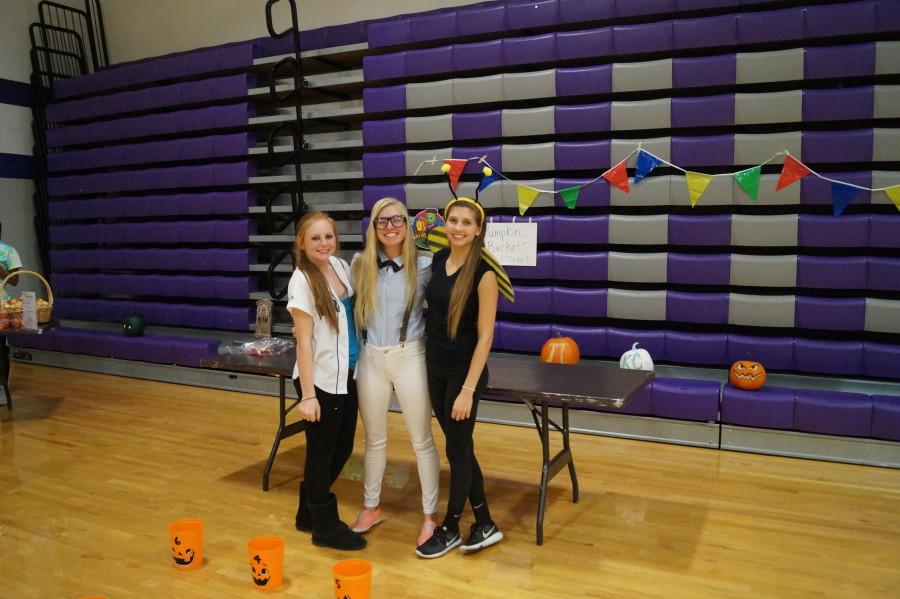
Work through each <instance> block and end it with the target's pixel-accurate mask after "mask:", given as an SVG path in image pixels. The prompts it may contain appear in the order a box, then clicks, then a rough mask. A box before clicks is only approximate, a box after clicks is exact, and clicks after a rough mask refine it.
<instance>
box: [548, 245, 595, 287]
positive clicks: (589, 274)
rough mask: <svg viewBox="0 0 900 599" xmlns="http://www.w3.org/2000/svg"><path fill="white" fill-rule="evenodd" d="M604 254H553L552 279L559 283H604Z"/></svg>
mask: <svg viewBox="0 0 900 599" xmlns="http://www.w3.org/2000/svg"><path fill="white" fill-rule="evenodd" d="M607 257H608V255H607V253H606V252H564V251H554V252H553V278H554V279H558V280H560V281H605V280H606V279H607V276H608V273H607Z"/></svg>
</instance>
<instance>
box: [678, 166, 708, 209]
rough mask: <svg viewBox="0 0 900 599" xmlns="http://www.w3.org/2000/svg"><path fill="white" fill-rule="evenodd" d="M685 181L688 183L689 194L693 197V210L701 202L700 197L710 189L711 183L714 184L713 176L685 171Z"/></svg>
mask: <svg viewBox="0 0 900 599" xmlns="http://www.w3.org/2000/svg"><path fill="white" fill-rule="evenodd" d="M684 180H685V182H686V183H687V188H688V194H690V196H691V208H693V207H694V206H696V205H697V202H699V201H700V196H702V195H703V192H704V191H706V188H707V187H709V184H710V182H712V175H704V174H703V173H694V172H692V171H684Z"/></svg>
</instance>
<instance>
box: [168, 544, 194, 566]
mask: <svg viewBox="0 0 900 599" xmlns="http://www.w3.org/2000/svg"><path fill="white" fill-rule="evenodd" d="M194 557H196V556H195V555H194V550H193V548H191V547H188V546H187V545H186V544H185V542H184V541H182V540H181V539H180V538H179V537H175V539H174V545H172V559H173V560H175V565H176V566H181V567H184V566H190V565H191V564H193V563H194Z"/></svg>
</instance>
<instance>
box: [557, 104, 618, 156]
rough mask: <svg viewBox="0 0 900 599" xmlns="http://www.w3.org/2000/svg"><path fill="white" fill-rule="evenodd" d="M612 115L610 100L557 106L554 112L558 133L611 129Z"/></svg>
mask: <svg viewBox="0 0 900 599" xmlns="http://www.w3.org/2000/svg"><path fill="white" fill-rule="evenodd" d="M611 115H612V109H611V105H610V103H609V102H599V103H597V104H581V105H575V106H557V107H556V110H555V114H554V121H555V123H554V125H555V129H556V133H588V132H593V131H609V130H610V124H611ZM603 164H605V163H603Z"/></svg>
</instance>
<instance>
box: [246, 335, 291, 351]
mask: <svg viewBox="0 0 900 599" xmlns="http://www.w3.org/2000/svg"><path fill="white" fill-rule="evenodd" d="M239 347H240V352H241V353H244V354H250V355H251V356H280V355H281V354H283V353H285V352H287V351H290V350H292V349H294V340H293V339H284V338H281V337H262V338H260V339H256V340H255V341H248V342H247V343H242V344H241V345H240V346H239Z"/></svg>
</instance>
